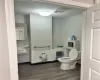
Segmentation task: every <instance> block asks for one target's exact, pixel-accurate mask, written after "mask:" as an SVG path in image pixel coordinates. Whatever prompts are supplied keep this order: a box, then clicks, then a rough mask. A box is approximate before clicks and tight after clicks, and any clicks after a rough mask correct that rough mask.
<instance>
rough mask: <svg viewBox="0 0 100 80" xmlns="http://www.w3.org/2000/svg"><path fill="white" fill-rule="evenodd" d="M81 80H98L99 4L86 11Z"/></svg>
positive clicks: (99, 52) (99, 45) (99, 64)
mask: <svg viewBox="0 0 100 80" xmlns="http://www.w3.org/2000/svg"><path fill="white" fill-rule="evenodd" d="M85 30H86V34H85V46H84V53H83V54H84V55H83V56H82V57H83V61H82V64H83V65H82V75H81V79H82V80H100V4H96V5H95V6H93V7H91V8H89V9H88V10H87V22H86V29H85Z"/></svg>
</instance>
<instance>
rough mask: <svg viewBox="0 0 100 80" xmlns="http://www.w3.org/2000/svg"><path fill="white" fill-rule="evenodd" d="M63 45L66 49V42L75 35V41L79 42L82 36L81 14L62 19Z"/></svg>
mask: <svg viewBox="0 0 100 80" xmlns="http://www.w3.org/2000/svg"><path fill="white" fill-rule="evenodd" d="M62 32H63V33H62V34H63V44H64V46H65V47H67V41H68V39H69V38H70V37H71V36H72V35H75V36H76V37H77V39H78V40H79V41H80V42H81V36H82V14H78V15H75V16H70V17H68V18H65V19H64V22H63V30H62Z"/></svg>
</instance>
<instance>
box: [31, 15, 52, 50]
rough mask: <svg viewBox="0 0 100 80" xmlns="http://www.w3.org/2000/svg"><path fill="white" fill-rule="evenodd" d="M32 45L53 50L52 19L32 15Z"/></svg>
mask: <svg viewBox="0 0 100 80" xmlns="http://www.w3.org/2000/svg"><path fill="white" fill-rule="evenodd" d="M30 32H31V45H32V49H34V46H39V47H41V46H50V48H52V17H45V16H39V15H34V14H30Z"/></svg>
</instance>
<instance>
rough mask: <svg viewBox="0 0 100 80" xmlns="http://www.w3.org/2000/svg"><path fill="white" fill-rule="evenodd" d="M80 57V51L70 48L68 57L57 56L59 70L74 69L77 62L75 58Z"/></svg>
mask: <svg viewBox="0 0 100 80" xmlns="http://www.w3.org/2000/svg"><path fill="white" fill-rule="evenodd" d="M79 59H81V53H80V52H78V51H77V50H76V49H71V50H70V51H69V57H62V58H59V59H58V61H59V62H61V66H60V69H61V70H69V69H74V68H75V65H76V63H77V60H79Z"/></svg>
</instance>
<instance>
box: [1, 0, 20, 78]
mask: <svg viewBox="0 0 100 80" xmlns="http://www.w3.org/2000/svg"><path fill="white" fill-rule="evenodd" d="M13 12H14V11H13V0H0V80H18V66H17V55H16V54H17V50H16V37H15V27H14V19H13V18H14V17H13V16H14V14H13Z"/></svg>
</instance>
